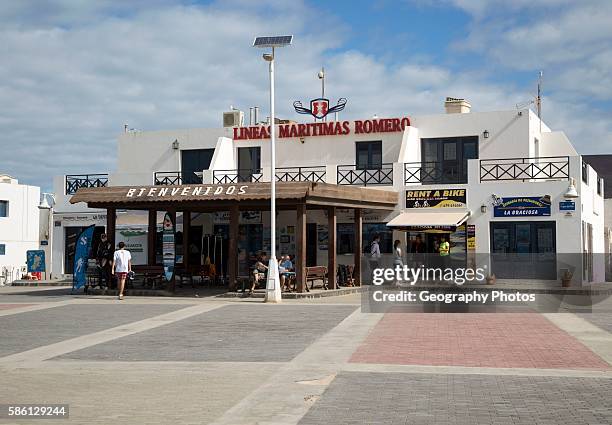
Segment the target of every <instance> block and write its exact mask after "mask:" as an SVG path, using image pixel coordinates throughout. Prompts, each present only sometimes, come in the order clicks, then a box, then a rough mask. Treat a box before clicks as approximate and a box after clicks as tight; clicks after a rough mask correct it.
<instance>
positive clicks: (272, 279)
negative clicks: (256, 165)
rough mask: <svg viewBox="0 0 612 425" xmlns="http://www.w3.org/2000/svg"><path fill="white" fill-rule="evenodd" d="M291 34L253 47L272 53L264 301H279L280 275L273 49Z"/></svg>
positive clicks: (286, 41)
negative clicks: (277, 255)
mask: <svg viewBox="0 0 612 425" xmlns="http://www.w3.org/2000/svg"><path fill="white" fill-rule="evenodd" d="M292 40H293V36H292V35H287V36H277V37H257V38H255V41H254V42H253V46H254V47H271V48H272V53H271V54H270V53H264V55H263V58H264V60H265V61H267V62H268V64H269V70H270V261H269V262H268V279H267V281H266V298H265V301H266V302H274V303H278V302H280V301H281V298H282V295H281V287H280V277H279V275H278V261H277V260H276V125H275V117H274V49H275V48H276V47H284V46H289V45H290V44H291V42H292Z"/></svg>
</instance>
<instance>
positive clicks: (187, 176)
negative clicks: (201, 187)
mask: <svg viewBox="0 0 612 425" xmlns="http://www.w3.org/2000/svg"><path fill="white" fill-rule="evenodd" d="M177 184H202V175H201V174H199V173H198V174H196V173H192V172H183V171H158V172H156V173H155V185H156V186H171V185H177Z"/></svg>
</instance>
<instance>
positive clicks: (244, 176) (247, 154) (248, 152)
mask: <svg viewBox="0 0 612 425" xmlns="http://www.w3.org/2000/svg"><path fill="white" fill-rule="evenodd" d="M238 170H239V175H238V176H239V181H241V182H250V181H251V178H252V176H253V174H259V173H261V148H259V147H253V148H238Z"/></svg>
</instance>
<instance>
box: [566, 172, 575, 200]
mask: <svg viewBox="0 0 612 425" xmlns="http://www.w3.org/2000/svg"><path fill="white" fill-rule="evenodd" d="M574 182H575V180H574V178H573V177H572V178H571V179H570V183H569V186H568V188H567V192H565V194H564V195H563V196H564V197H565V198H577V197H578V192H577V191H576V185H575V183H574Z"/></svg>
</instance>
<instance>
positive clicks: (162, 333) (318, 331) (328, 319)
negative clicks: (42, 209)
mask: <svg viewBox="0 0 612 425" xmlns="http://www.w3.org/2000/svg"><path fill="white" fill-rule="evenodd" d="M356 308H357V307H356V306H350V305H348V306H326V305H266V304H257V305H245V304H237V305H228V306H224V307H221V308H219V309H216V310H213V311H210V312H207V313H203V314H201V315H198V316H194V317H191V318H189V319H186V320H181V321H177V322H174V323H171V324H168V325H165V326H160V327H158V328H155V329H151V330H149V331H146V332H140V333H137V334H133V335H129V336H126V337H123V338H119V339H116V340H113V341H110V342H107V343H103V344H99V345H95V346H92V347H88V348H86V349H83V350H79V351H75V352H72V353H68V354H65V355H63V356H61V357H59V358H60V359H62V358H64V359H87V360H122V361H236V362H265V361H289V360H291V359H292V358H293V357H295V356H296V355H297V354H299V353H300V352H301V351H303V350H304V349H305V348H306V347H308V346H309V345H310V344H312V343H313V342H314V341H315V340H316V339H317V338H319V337H320V336H322V335H323V334H325V333H326V332H328V331H329V330H330V329H332V328H333V327H335V326H336V325H337V324H338V323H340V322H341V321H342V320H344V319H345V318H346V317H347V316H348V315H349V314H351V313H352V312H353V311H355V309H356Z"/></svg>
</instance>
